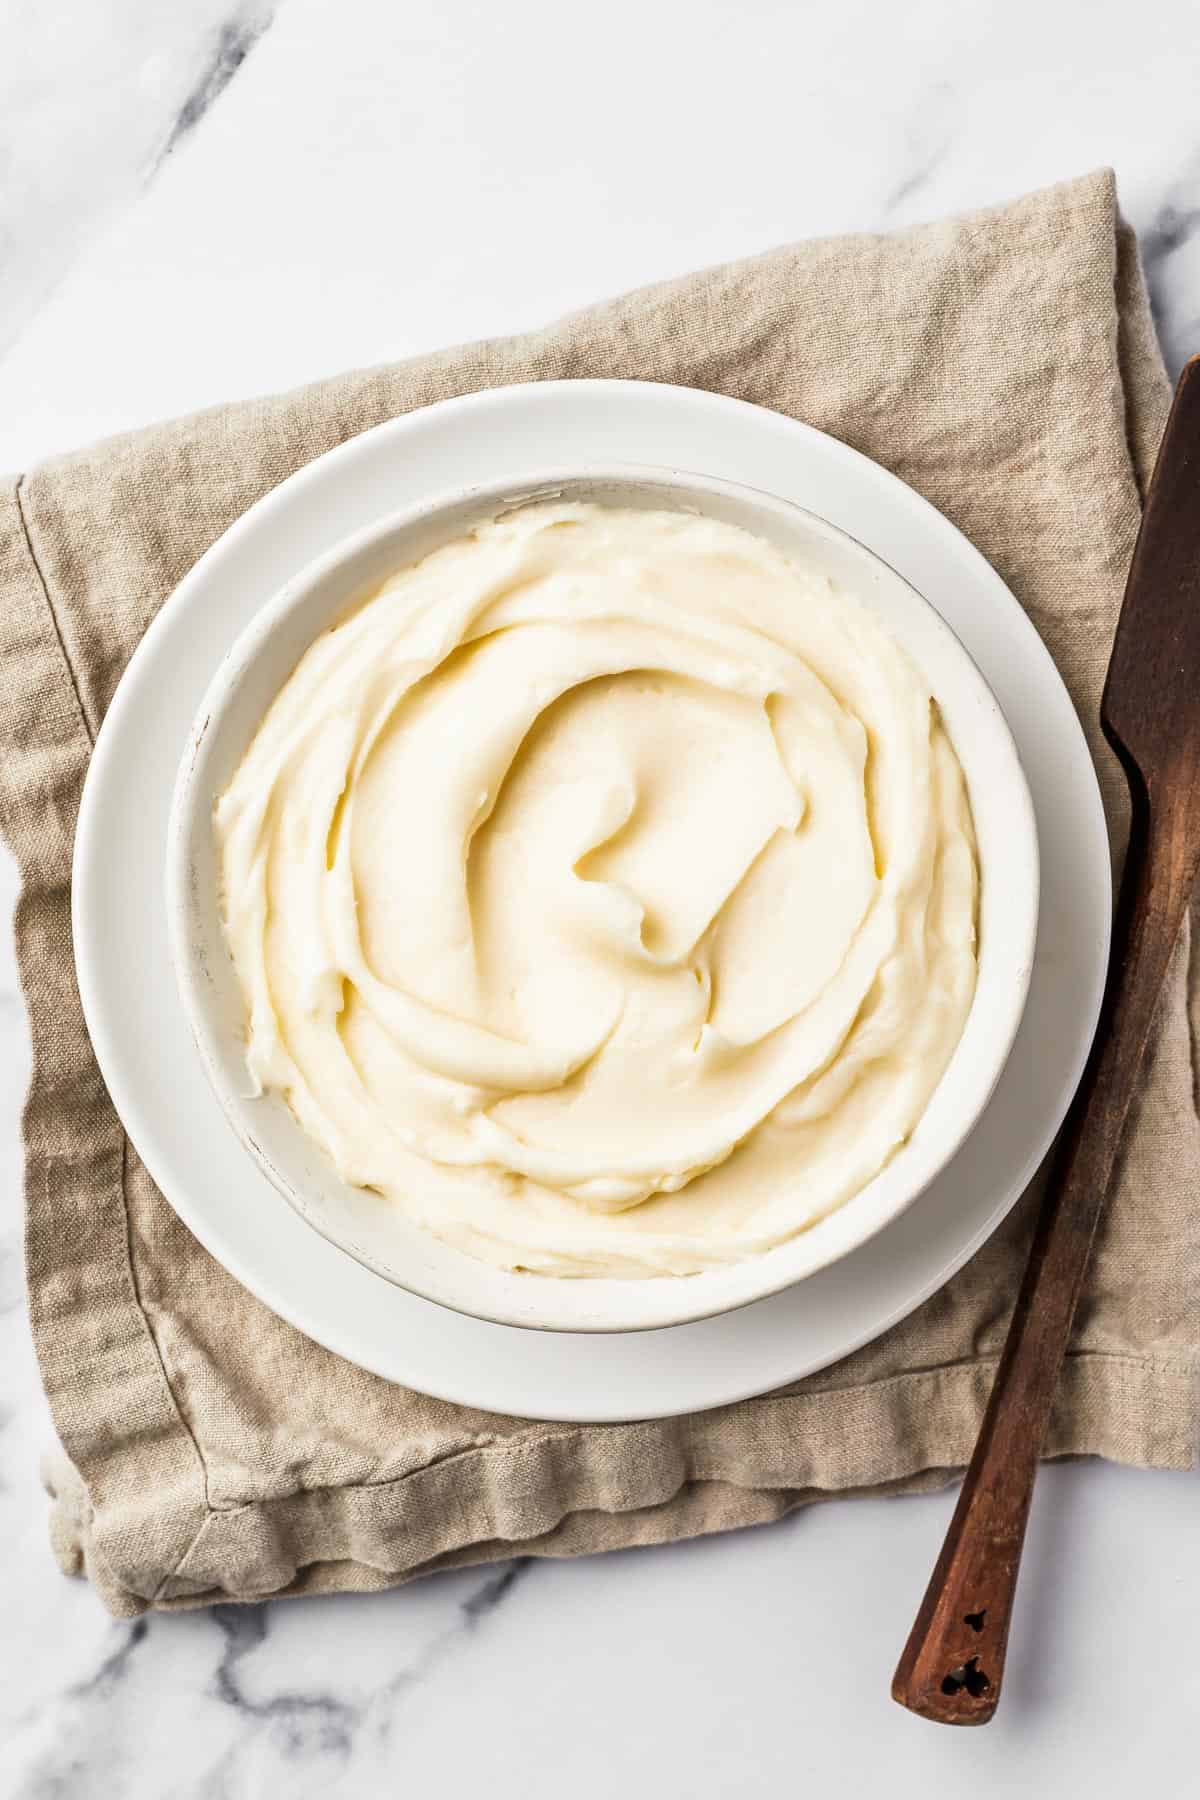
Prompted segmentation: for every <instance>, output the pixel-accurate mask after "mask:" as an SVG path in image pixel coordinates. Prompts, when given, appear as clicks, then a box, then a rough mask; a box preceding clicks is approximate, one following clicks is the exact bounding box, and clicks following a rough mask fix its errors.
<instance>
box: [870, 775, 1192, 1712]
mask: <svg viewBox="0 0 1200 1800" xmlns="http://www.w3.org/2000/svg"><path fill="white" fill-rule="evenodd" d="M1134 801H1135V806H1134V811H1135V818H1134V829H1133V837H1132V839H1131V843H1130V849H1129V854H1128V857H1127V861H1126V870H1127V878H1126V881H1125V884H1124V885H1123V887H1122V892H1121V901H1120V905H1119V907H1118V913H1117V921H1116V926H1115V934H1114V942H1113V956H1112V960H1111V963H1110V973H1109V984H1108V991H1107V993H1106V996H1105V1004H1104V1008H1103V1010H1102V1013H1101V1020H1100V1026H1099V1030H1098V1034H1097V1038H1096V1045H1095V1048H1094V1050H1093V1053H1092V1056H1091V1059H1090V1061H1089V1063H1088V1067H1087V1070H1086V1072H1085V1074H1084V1078H1083V1081H1082V1083H1081V1085H1080V1088H1079V1091H1078V1093H1077V1095H1076V1097H1075V1101H1074V1103H1073V1105H1072V1108H1071V1112H1070V1114H1069V1115H1068V1118H1067V1122H1066V1124H1065V1126H1064V1128H1063V1136H1062V1138H1061V1140H1060V1143H1059V1148H1058V1151H1057V1155H1056V1159H1055V1163H1054V1166H1053V1169H1052V1171H1051V1175H1050V1185H1049V1188H1048V1190H1047V1193H1046V1198H1045V1201H1044V1203H1043V1206H1042V1212H1041V1216H1040V1219H1039V1221H1038V1225H1037V1229H1036V1232H1035V1235H1034V1240H1033V1245H1032V1248H1031V1250H1030V1255H1029V1263H1028V1266H1027V1268H1026V1271H1025V1277H1024V1280H1023V1282H1022V1284H1021V1290H1020V1293H1019V1295H1018V1297H1017V1304H1016V1309H1015V1311H1014V1313H1013V1318H1012V1323H1011V1325H1010V1327H1009V1332H1008V1338H1007V1341H1006V1343H1005V1346H1004V1353H1003V1356H1002V1357H1001V1360H1000V1364H999V1367H998V1369H997V1371H996V1380H995V1385H994V1386H993V1388H992V1396H991V1400H990V1402H989V1404H988V1408H987V1412H986V1414H985V1415H984V1420H983V1425H982V1427H981V1430H980V1434H979V1441H978V1443H977V1444H976V1447H975V1454H974V1456H973V1457H972V1459H971V1464H970V1467H969V1469H968V1470H967V1475H966V1480H965V1481H964V1483H963V1488H962V1492H961V1494H960V1495H959V1500H958V1505H957V1507H956V1508H955V1511H954V1517H953V1519H952V1520H951V1522H950V1529H949V1531H948V1532H947V1535H946V1541H945V1543H944V1544H943V1546H942V1552H941V1555H940V1556H939V1558H938V1560H937V1563H936V1565H935V1567H934V1571H933V1574H932V1576H931V1578H930V1582H929V1586H928V1589H927V1590H926V1593H925V1598H924V1600H923V1602H922V1604H921V1608H920V1610H919V1612H918V1613H917V1617H916V1621H915V1623H914V1625H913V1628H912V1632H911V1634H910V1636H909V1639H908V1643H907V1644H906V1645H905V1648H904V1654H903V1655H902V1656H901V1658H900V1662H899V1665H898V1667H897V1669H896V1674H895V1677H894V1679H893V1681H892V1696H893V1698H894V1699H896V1700H898V1701H899V1702H900V1704H901V1705H902V1706H907V1707H908V1708H909V1709H910V1710H911V1711H912V1712H915V1713H920V1714H921V1715H922V1717H924V1718H927V1719H935V1720H938V1721H939V1722H941V1723H943V1724H948V1725H982V1724H984V1723H986V1721H987V1720H988V1719H990V1718H991V1716H992V1714H993V1713H994V1712H995V1710H996V1703H997V1701H998V1700H999V1698H1000V1685H1001V1682H1002V1680H1003V1677H1004V1660H1005V1654H1006V1651H1007V1647H1008V1628H1009V1621H1010V1619H1011V1616H1012V1605H1013V1595H1014V1592H1015V1590H1016V1583H1017V1572H1018V1569H1019V1567H1020V1561H1021V1548H1022V1544H1023V1542H1024V1538H1025V1525H1026V1521H1027V1519H1028V1517H1029V1503H1030V1499H1031V1497H1032V1494H1033V1484H1034V1477H1035V1474H1036V1471H1037V1464H1038V1458H1039V1456H1040V1455H1041V1451H1042V1446H1043V1443H1044V1441H1045V1437H1046V1428H1047V1425H1048V1423H1049V1418H1050V1408H1051V1403H1052V1401H1053V1397H1054V1391H1055V1387H1056V1385H1057V1381H1058V1375H1059V1370H1060V1368H1061V1366H1062V1360H1063V1356H1064V1353H1065V1351H1066V1347H1067V1339H1068V1336H1069V1333H1070V1329H1071V1320H1072V1317H1073V1315H1074V1312H1075V1303H1076V1300H1077V1299H1078V1296H1079V1289H1080V1286H1081V1283H1082V1279H1083V1272H1084V1268H1085V1266H1086V1263H1087V1257H1088V1251H1089V1249H1090V1246H1091V1241H1092V1236H1093V1233H1094V1231H1095V1227H1096V1221H1097V1218H1098V1217H1099V1213H1100V1207H1101V1204H1102V1202H1103V1199H1104V1195H1105V1193H1106V1191H1107V1188H1108V1185H1109V1182H1110V1180H1111V1178H1112V1173H1113V1167H1114V1164H1115V1161H1116V1156H1117V1149H1118V1146H1119V1143H1120V1138H1121V1132H1122V1129H1123V1127H1124V1124H1125V1119H1126V1115H1127V1113H1128V1110H1129V1103H1130V1100H1131V1098H1132V1095H1133V1090H1134V1083H1135V1079H1136V1076H1137V1072H1138V1069H1139V1068H1140V1066H1141V1063H1142V1060H1143V1057H1144V1054H1145V1048H1146V1041H1147V1037H1148V1035H1149V1030H1150V1026H1151V1023H1152V1020H1153V1015H1154V1009H1155V1005H1156V1002H1157V998H1158V994H1159V991H1160V988H1161V986H1162V981H1163V977H1164V975H1165V973H1166V968H1167V962H1168V960H1169V957H1170V954H1171V950H1172V947H1173V942H1174V935H1175V932H1176V930H1177V928H1178V918H1176V920H1175V925H1174V927H1172V928H1171V930H1170V934H1169V935H1168V932H1167V931H1165V930H1164V929H1163V928H1162V927H1163V919H1162V910H1163V909H1161V908H1160V907H1159V906H1158V905H1157V904H1156V896H1157V895H1159V894H1160V893H1161V891H1162V889H1163V887H1164V885H1166V886H1168V887H1171V888H1173V885H1174V883H1173V880H1172V879H1171V877H1172V874H1173V871H1171V870H1170V869H1164V868H1163V867H1162V866H1161V855H1156V853H1155V851H1154V847H1153V842H1152V840H1151V838H1150V834H1149V831H1148V822H1149V805H1148V801H1147V798H1146V796H1145V794H1144V793H1143V792H1138V793H1136V794H1135V796H1134ZM1035 1302H1036V1304H1035Z"/></svg>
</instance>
